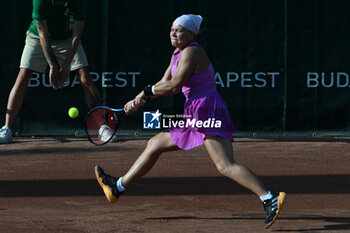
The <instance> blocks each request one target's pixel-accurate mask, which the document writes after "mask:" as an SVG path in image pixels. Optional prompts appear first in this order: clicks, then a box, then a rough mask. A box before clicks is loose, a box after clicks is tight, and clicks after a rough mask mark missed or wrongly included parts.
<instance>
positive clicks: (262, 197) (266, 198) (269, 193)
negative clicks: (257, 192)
mask: <svg viewBox="0 0 350 233" xmlns="http://www.w3.org/2000/svg"><path fill="white" fill-rule="evenodd" d="M271 198H272V194H271V192H270V191H269V192H268V194H266V195H262V196H260V200H261V201H266V200H268V199H271Z"/></svg>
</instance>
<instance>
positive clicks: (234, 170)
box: [204, 135, 267, 197]
mask: <svg viewBox="0 0 350 233" xmlns="http://www.w3.org/2000/svg"><path fill="white" fill-rule="evenodd" d="M204 145H205V147H206V149H207V151H208V153H209V155H210V157H211V159H212V160H213V162H214V163H215V166H216V168H217V169H218V171H219V172H220V173H221V174H222V175H224V176H227V177H229V178H231V179H233V180H234V181H236V182H237V183H239V184H241V185H242V186H244V187H246V188H247V189H249V190H251V191H252V192H254V193H255V194H256V195H258V196H259V197H260V196H262V195H266V194H267V190H266V188H265V186H264V185H263V184H262V183H261V181H260V180H259V179H258V177H257V176H256V175H255V174H254V173H253V172H252V171H251V170H249V169H248V168H246V167H244V166H242V165H239V164H237V163H235V160H234V155H233V147H232V143H231V141H230V140H228V139H224V138H221V137H216V136H211V135H207V137H206V138H205V140H204Z"/></svg>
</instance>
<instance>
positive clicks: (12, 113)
mask: <svg viewBox="0 0 350 233" xmlns="http://www.w3.org/2000/svg"><path fill="white" fill-rule="evenodd" d="M32 73H33V71H32V70H29V69H25V68H21V69H20V71H19V73H18V76H17V79H16V82H15V84H14V85H13V87H12V90H11V92H10V95H9V98H8V102H7V109H6V118H5V126H7V127H9V128H12V125H13V123H14V121H15V119H16V117H17V114H18V112H19V110H20V109H21V107H22V104H23V99H24V94H25V91H26V88H27V86H28V83H29V80H30V77H31V75H32Z"/></svg>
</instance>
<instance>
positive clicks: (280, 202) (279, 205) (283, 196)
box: [265, 192, 286, 229]
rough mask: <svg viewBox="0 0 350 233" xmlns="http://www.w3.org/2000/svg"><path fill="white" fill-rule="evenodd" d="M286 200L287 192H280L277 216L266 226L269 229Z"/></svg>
mask: <svg viewBox="0 0 350 233" xmlns="http://www.w3.org/2000/svg"><path fill="white" fill-rule="evenodd" d="M285 200H286V193H284V192H280V193H279V196H278V200H277V211H276V216H275V217H274V218H273V219H272V221H271V222H270V223H269V224H267V225H266V226H265V229H268V228H269V227H270V226H271V225H272V224H273V223H274V222H275V221H276V219H277V216H278V214H279V213H280V211H281V209H282V206H283V204H284V201H285Z"/></svg>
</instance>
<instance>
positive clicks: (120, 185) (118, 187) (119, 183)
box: [116, 177, 125, 192]
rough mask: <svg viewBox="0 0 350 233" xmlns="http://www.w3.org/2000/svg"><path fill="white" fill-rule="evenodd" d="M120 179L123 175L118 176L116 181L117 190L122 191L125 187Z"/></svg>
mask: <svg viewBox="0 0 350 233" xmlns="http://www.w3.org/2000/svg"><path fill="white" fill-rule="evenodd" d="M122 180H123V177H120V178H119V179H118V180H117V182H116V185H117V189H118V191H119V192H124V191H125V188H124V186H123V184H122Z"/></svg>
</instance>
